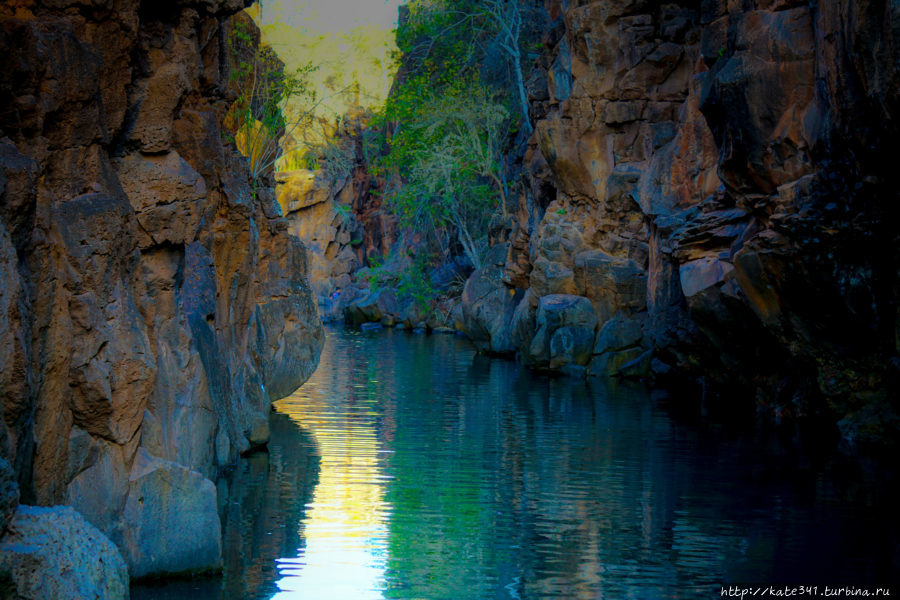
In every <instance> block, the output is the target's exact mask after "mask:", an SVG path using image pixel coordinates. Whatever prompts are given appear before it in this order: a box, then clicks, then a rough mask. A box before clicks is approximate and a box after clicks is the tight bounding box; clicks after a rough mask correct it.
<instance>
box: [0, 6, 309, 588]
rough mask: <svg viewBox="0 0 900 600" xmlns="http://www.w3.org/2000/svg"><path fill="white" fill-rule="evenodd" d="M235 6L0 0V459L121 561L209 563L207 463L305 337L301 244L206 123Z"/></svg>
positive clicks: (211, 531)
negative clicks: (175, 555) (170, 556)
mask: <svg viewBox="0 0 900 600" xmlns="http://www.w3.org/2000/svg"><path fill="white" fill-rule="evenodd" d="M243 5H244V2H243V1H242V0H222V1H219V0H209V1H205V2H173V3H154V2H138V1H136V0H134V1H129V0H124V1H121V2H67V1H62V2H60V1H53V2H51V1H49V0H48V1H46V2H36V1H30V0H25V1H23V2H14V3H11V4H10V3H5V4H4V5H3V7H0V48H2V52H0V73H2V76H0V345H2V347H3V349H4V350H3V352H2V354H0V404H2V409H3V422H4V423H3V429H4V430H8V436H4V439H3V444H2V445H3V446H4V447H3V455H4V457H6V458H7V459H8V460H9V463H10V464H11V466H12V469H13V471H14V472H15V475H16V478H17V480H18V483H19V485H20V488H21V494H22V500H23V502H26V503H38V504H43V505H48V504H56V503H66V504H70V505H72V506H74V507H75V508H77V509H78V511H79V512H81V513H82V514H83V515H84V516H85V518H87V520H88V521H90V522H91V523H92V524H94V525H95V526H97V527H98V528H99V529H100V530H101V531H103V532H104V533H105V534H106V535H107V536H108V537H109V538H110V539H112V540H113V541H114V542H116V543H117V545H119V547H120V549H121V551H122V555H123V557H124V558H125V561H126V563H128V565H129V569H130V570H131V572H132V573H133V574H137V575H153V574H157V573H164V572H170V571H173V570H179V571H193V570H203V569H210V568H213V569H214V568H216V567H217V566H218V565H220V564H221V543H220V540H219V539H218V536H219V528H218V522H217V521H216V519H215V515H216V511H215V488H214V486H213V484H212V483H211V481H209V480H210V479H213V478H215V476H216V475H217V473H218V472H219V471H220V469H221V468H222V467H224V466H225V465H228V464H230V463H232V462H234V461H235V460H236V459H237V457H238V456H239V455H240V453H242V452H244V451H246V450H248V449H250V448H251V447H253V446H256V445H259V444H262V443H265V441H266V439H267V437H268V426H267V417H268V414H269V406H270V402H271V401H272V400H273V399H277V398H279V397H282V396H284V395H287V394H289V393H290V392H291V391H293V390H294V389H295V388H296V387H298V386H299V385H300V384H301V383H303V382H304V381H305V380H306V379H307V377H308V376H309V375H310V374H311V373H312V371H313V370H314V368H315V366H316V364H317V361H318V355H319V351H320V349H321V345H322V340H323V334H322V330H321V325H320V323H319V319H318V317H317V314H316V308H315V305H314V303H313V301H312V299H311V296H310V293H309V288H308V284H307V280H306V254H305V249H304V247H303V246H302V244H301V243H300V242H299V241H298V240H297V239H296V238H294V237H293V236H291V235H289V233H288V231H287V223H286V222H285V221H284V220H283V219H282V218H281V217H280V216H279V214H280V211H279V210H278V207H277V204H276V203H275V200H274V194H273V193H272V192H271V191H270V190H265V189H263V190H262V191H260V193H259V194H258V195H254V194H252V193H251V182H250V181H249V179H248V171H247V168H246V166H245V161H244V159H243V158H241V157H240V156H238V155H237V154H236V153H235V151H234V148H233V147H232V146H230V145H228V144H226V143H225V142H224V141H223V140H225V139H227V137H228V136H227V135H226V134H224V133H223V131H222V129H221V122H222V119H223V115H224V113H225V111H226V110H227V109H228V107H229V105H230V103H231V101H232V100H233V98H234V97H235V91H234V90H233V89H230V88H229V85H230V84H229V64H228V62H229V61H228V55H227V52H228V31H229V28H230V26H231V25H230V22H231V21H230V16H231V15H232V14H233V13H235V11H238V10H240V9H241V8H243ZM6 437H8V440H7V439H6ZM7 441H8V443H7ZM176 513H181V514H176ZM197 523H201V524H202V525H203V526H202V527H199V526H198V528H195V529H191V528H190V527H187V526H185V527H182V525H185V524H187V525H190V524H197ZM163 528H167V530H166V531H163ZM197 531H203V532H205V533H204V534H202V535H200V536H199V537H200V538H202V539H200V540H199V541H198V542H197V543H198V544H199V545H200V547H196V548H194V547H193V546H186V548H187V547H191V548H193V551H191V552H189V553H187V554H186V555H185V557H183V560H179V561H177V562H178V564H175V563H173V561H171V560H166V559H165V557H163V556H161V554H160V550H159V549H160V548H161V547H163V546H166V545H168V546H171V545H172V544H175V543H176V542H177V538H178V536H180V535H183V536H188V537H191V538H194V537H195V536H197ZM173 535H174V536H175V537H174V538H173V537H172V536H173Z"/></svg>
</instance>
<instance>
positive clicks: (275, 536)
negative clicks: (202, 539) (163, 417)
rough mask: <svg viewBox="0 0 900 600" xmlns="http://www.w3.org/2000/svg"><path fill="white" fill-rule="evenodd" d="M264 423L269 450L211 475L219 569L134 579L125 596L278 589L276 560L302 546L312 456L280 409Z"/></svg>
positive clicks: (214, 596) (243, 598)
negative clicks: (218, 522)
mask: <svg viewBox="0 0 900 600" xmlns="http://www.w3.org/2000/svg"><path fill="white" fill-rule="evenodd" d="M269 425H270V428H271V441H270V443H269V447H268V450H265V451H261V452H255V453H253V454H250V455H249V456H246V457H244V458H243V459H242V460H241V461H240V462H239V463H238V464H237V466H236V468H235V470H234V471H233V472H231V473H229V474H228V476H227V477H224V478H222V479H220V480H219V482H218V492H219V494H218V496H219V514H220V516H221V517H222V527H223V545H222V547H223V550H224V552H223V554H224V570H223V574H222V576H215V577H194V578H186V579H181V580H172V581H166V582H155V583H154V582H147V583H144V584H140V585H134V586H132V588H131V599H132V600H238V599H240V600H262V599H268V598H271V597H272V596H273V595H274V594H275V593H277V591H278V587H277V586H276V580H277V578H278V573H277V570H276V565H275V559H277V558H278V557H282V556H295V555H296V554H297V552H298V551H299V550H300V549H301V548H302V545H303V537H302V536H301V534H300V531H299V529H298V523H299V522H300V521H301V519H302V517H303V511H304V510H305V507H306V505H307V503H309V500H310V498H311V497H312V491H313V489H314V488H315V485H316V481H317V476H318V475H317V474H318V462H319V458H318V456H317V455H316V454H315V443H314V442H313V440H312V439H311V438H310V436H309V435H308V434H307V433H306V432H305V431H303V430H302V429H300V428H299V427H297V425H296V424H295V423H293V422H292V421H291V420H290V419H288V418H287V417H286V416H284V415H279V414H273V415H272V417H271V419H270V421H269Z"/></svg>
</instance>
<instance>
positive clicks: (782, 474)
mask: <svg viewBox="0 0 900 600" xmlns="http://www.w3.org/2000/svg"><path fill="white" fill-rule="evenodd" d="M677 400H679V399H673V400H670V401H669V402H668V404H670V405H671V404H679V403H680V404H684V402H676V401H677ZM680 400H684V399H680ZM688 403H689V402H688ZM271 423H272V439H271V442H270V445H269V449H268V451H267V452H261V453H257V454H254V455H252V456H250V457H248V458H247V459H245V460H244V461H242V462H241V463H240V465H239V466H238V468H237V469H236V471H235V472H234V473H233V474H232V476H231V477H230V478H229V479H227V480H223V481H222V482H220V490H219V491H220V494H219V495H220V504H221V513H222V516H223V522H224V535H225V545H224V548H225V572H224V574H223V576H222V577H216V578H199V579H189V580H182V581H175V582H170V583H167V584H165V585H145V586H134V587H133V589H132V598H133V599H135V600H145V599H149V598H156V599H160V600H169V599H172V600H175V599H190V600H207V599H208V600H213V599H216V600H219V599H229V600H230V599H260V600H301V599H303V600H320V599H321V600H340V599H352V600H356V599H361V600H363V599H369V598H371V599H392V598H404V599H410V600H412V599H428V600H443V599H446V600H486V599H500V598H504V599H521V600H524V599H539V598H565V599H582V598H584V599H591V600H594V599H601V598H603V599H606V598H610V599H631V598H635V599H655V598H719V597H721V589H722V586H726V587H727V586H730V585H744V584H752V585H754V586H762V585H779V584H780V585H784V584H790V585H806V586H814V585H818V586H820V590H822V589H824V586H825V585H829V586H838V585H851V586H856V587H857V588H861V587H866V586H869V587H872V588H874V587H875V586H876V585H889V584H890V583H891V579H892V578H894V577H896V576H897V575H896V574H897V573H900V546H898V537H900V536H898V526H897V525H898V519H897V517H896V513H897V506H896V493H895V491H894V487H893V486H892V485H890V484H888V483H886V482H885V481H884V479H883V478H875V477H867V476H866V475H865V474H864V473H863V472H862V471H861V468H860V466H859V462H858V461H856V460H849V459H844V458H841V457H840V455H838V454H836V453H831V454H827V455H825V456H819V457H816V458H810V457H809V456H807V455H805V454H803V453H802V452H799V451H798V450H797V449H796V447H795V446H792V445H790V444H784V443H781V442H779V441H778V438H777V436H773V435H768V434H766V433H764V432H760V431H759V430H758V428H752V427H748V428H734V427H723V426H721V425H717V424H716V423H715V422H710V421H709V420H702V419H689V418H683V417H679V416H677V413H675V412H673V411H672V410H671V409H670V407H668V406H666V402H664V401H662V400H660V399H659V397H658V395H657V394H651V393H650V392H649V391H648V390H646V389H644V388H641V387H628V386H624V385H621V386H615V385H613V384H610V383H606V382H600V381H589V382H588V383H587V384H586V383H585V382H584V381H580V380H574V379H569V378H548V377H545V376H540V375H535V374H532V373H530V372H528V371H526V370H523V369H521V368H520V367H519V366H517V365H516V364H515V363H513V362H510V361H504V360H498V359H490V358H486V357H482V356H478V355H476V354H475V353H474V351H473V350H472V349H471V347H470V346H469V345H468V344H467V343H466V342H465V341H464V340H461V339H459V338H457V337H455V336H450V335H431V336H425V335H415V334H411V333H407V332H402V331H393V330H384V331H377V332H353V331H347V330H343V329H330V330H328V339H327V342H326V346H325V349H324V351H323V354H322V359H321V363H320V366H319V368H318V370H317V371H316V373H315V374H314V376H313V377H312V378H311V379H310V380H309V381H308V382H307V383H306V384H305V385H304V386H303V387H302V388H300V389H299V390H298V391H297V392H295V393H294V394H293V395H292V396H290V397H288V398H285V399H283V400H281V401H279V402H277V403H276V405H275V411H274V414H273V416H272V421H271ZM892 591H893V590H892ZM897 591H898V592H900V590H897Z"/></svg>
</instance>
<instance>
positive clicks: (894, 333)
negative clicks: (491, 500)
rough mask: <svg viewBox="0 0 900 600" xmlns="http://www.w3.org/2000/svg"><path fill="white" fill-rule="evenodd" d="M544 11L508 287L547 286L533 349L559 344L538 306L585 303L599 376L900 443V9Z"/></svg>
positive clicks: (775, 6) (740, 6)
mask: <svg viewBox="0 0 900 600" xmlns="http://www.w3.org/2000/svg"><path fill="white" fill-rule="evenodd" d="M547 4H548V6H547V8H548V12H549V14H550V15H551V17H553V18H555V19H556V21H555V22H554V23H552V24H551V28H550V31H549V32H548V34H547V36H546V38H545V48H546V49H547V51H546V52H545V54H544V56H542V57H541V58H540V59H539V61H538V74H537V75H536V76H534V77H533V78H532V79H533V81H534V82H537V83H540V82H546V85H544V86H543V87H541V86H537V87H534V86H532V87H534V89H533V90H532V104H531V109H532V118H533V120H534V122H535V133H534V135H533V136H532V138H531V140H530V144H529V147H528V151H527V153H526V155H525V160H524V165H523V172H524V176H523V183H522V189H521V192H520V196H519V203H518V211H517V213H516V216H515V218H514V219H513V220H512V223H511V224H510V228H509V231H508V240H509V252H508V256H507V260H506V265H505V272H504V274H503V276H502V278H500V277H494V278H493V281H494V285H495V287H498V288H502V287H504V286H505V287H508V288H518V289H528V293H526V294H525V295H524V297H523V298H522V301H521V304H520V305H519V306H518V307H516V309H515V311H514V314H513V317H512V327H513V330H514V331H515V332H516V333H515V336H517V337H518V346H519V347H520V348H530V347H531V342H530V341H529V340H534V339H536V338H535V336H536V335H538V332H539V331H540V330H541V328H540V326H539V325H538V323H537V322H536V319H537V316H538V307H539V305H540V301H541V298H543V297H545V296H547V295H551V294H567V295H574V296H582V297H584V298H587V299H588V300H589V301H590V302H591V304H592V305H593V307H594V310H595V312H596V314H597V317H598V322H597V325H596V331H595V333H596V334H597V335H601V337H603V338H604V339H603V343H599V342H600V340H598V343H596V344H595V346H594V351H593V352H594V355H593V358H592V359H591V361H590V365H591V366H589V367H588V373H592V372H593V373H594V374H598V375H631V376H639V377H660V376H663V375H669V374H672V373H680V374H681V375H685V376H687V377H689V378H698V377H702V378H704V379H705V380H706V381H707V382H709V383H715V382H717V381H720V382H730V385H732V386H734V385H735V384H739V385H740V386H741V387H743V388H745V389H747V390H748V391H750V393H751V395H755V398H756V402H757V405H758V407H759V408H760V409H761V410H762V412H764V413H766V414H769V415H772V416H774V417H775V418H781V417H782V416H798V417H800V416H813V415H818V416H824V417H825V418H827V419H829V420H831V421H832V422H839V424H840V427H841V430H842V433H843V435H844V437H845V438H846V439H848V440H855V441H859V442H863V441H876V442H877V441H885V440H886V439H887V438H889V436H890V432H891V431H895V430H896V426H897V424H898V422H900V419H898V418H897V416H896V415H897V414H898V412H900V411H898V410H897V408H898V407H897V406H896V398H897V397H898V396H900V394H898V390H897V379H898V370H897V366H896V365H898V364H900V360H898V339H900V337H898V325H897V323H898V322H900V320H898V289H900V284H898V280H900V278H898V272H900V269H898V266H900V257H898V248H900V245H898V239H897V237H898V235H897V228H896V227H895V226H894V225H895V222H896V216H897V211H898V208H897V206H898V203H897V199H898V198H897V191H896V190H897V186H896V183H895V181H896V176H895V175H892V171H893V170H895V168H896V167H895V166H893V165H892V164H891V161H890V159H889V158H888V157H890V156H893V155H895V154H896V152H894V149H893V148H892V145H891V144H892V141H891V140H892V139H893V138H896V136H897V133H898V126H897V115H898V99H900V95H898V85H897V83H898V82H897V77H898V75H897V73H898V71H897V69H896V66H897V61H898V56H897V55H896V53H895V50H894V49H895V48H896V47H897V44H896V39H895V38H896V28H897V24H898V23H900V14H898V13H897V7H896V6H895V5H894V4H891V3H890V2H887V1H885V0H853V1H851V2H837V1H836V0H834V1H833V0H824V1H821V2H817V3H815V5H814V6H813V5H810V4H809V3H806V2H796V1H793V0H785V1H780V0H776V1H774V2H773V1H770V0H751V1H750V2H724V1H722V2H717V1H708V2H707V1H705V0H704V1H703V2H699V1H698V2H694V1H689V0H687V1H686V0H680V1H676V2H666V3H662V2H656V1H652V0H635V1H629V2H622V1H619V0H592V1H581V2H567V3H566V2H558V1H557V0H549V1H548V3H547ZM535 85H537V84H535ZM538 88H540V89H538ZM474 277H475V278H476V279H479V278H480V279H479V281H480V280H483V279H484V277H483V276H482V275H481V274H479V273H476V274H475V276H474ZM501 279H502V282H501V281H500V280H501ZM489 293H490V291H489V290H484V291H483V293H482V296H486V295H487V294H489ZM498 295H499V296H504V295H503V294H502V293H500V294H498ZM464 310H471V309H465V308H464ZM610 322H612V323H614V325H610V326H609V327H607V325H606V324H607V323H610ZM469 329H471V330H472V331H471V332H470V333H471V334H472V335H473V337H475V338H477V339H479V340H480V342H479V343H481V344H482V345H485V346H489V345H490V340H487V339H484V338H485V331H487V329H485V328H484V327H481V328H472V327H470V328H469ZM493 330H495V331H497V332H498V335H499V332H502V331H504V328H503V327H501V326H495V327H494V328H493ZM622 332H626V333H628V335H624V334H623V333H622ZM570 333H571V332H570ZM582 333H583V332H582ZM614 333H615V335H613V334H614ZM542 335H543V334H542ZM610 336H612V338H615V343H610V340H609V339H607V338H610ZM612 338H610V339H612ZM540 341H541V340H538V342H540ZM574 341H575V338H573V339H572V340H568V341H567V343H566V344H562V342H560V344H558V345H559V346H560V348H563V347H565V348H567V349H568V348H570V347H575V346H573V345H572V344H573V343H574ZM536 345H537V346H540V347H541V348H543V346H542V344H541V343H537V344H536ZM576 346H577V344H576ZM567 352H568V354H567ZM567 352H563V353H561V354H560V356H562V357H563V359H562V362H563V363H565V362H566V360H567V359H566V357H567V356H569V354H571V355H572V356H577V357H578V362H581V361H583V360H584V357H583V356H582V355H581V354H579V353H578V352H575V353H574V354H572V353H571V352H569V351H568V350H567ZM522 355H523V353H522V352H520V356H522ZM532 360H533V358H532ZM551 364H555V366H557V367H559V366H560V360H556V361H554V360H551ZM562 366H564V365H562ZM710 389H714V386H710Z"/></svg>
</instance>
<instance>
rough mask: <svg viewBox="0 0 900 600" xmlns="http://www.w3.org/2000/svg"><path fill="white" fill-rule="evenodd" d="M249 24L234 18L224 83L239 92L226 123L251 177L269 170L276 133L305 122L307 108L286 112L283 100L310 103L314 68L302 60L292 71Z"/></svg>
mask: <svg viewBox="0 0 900 600" xmlns="http://www.w3.org/2000/svg"><path fill="white" fill-rule="evenodd" d="M252 27H253V25H252V24H251V23H250V22H248V21H244V20H240V19H236V20H235V21H234V25H233V28H232V31H231V35H230V36H229V40H228V41H229V57H230V63H231V64H230V68H231V71H230V75H229V84H230V85H231V86H232V88H234V89H235V90H236V91H237V93H238V97H237V99H236V100H235V102H234V104H233V105H232V106H231V108H230V110H229V113H228V116H227V119H226V122H227V124H228V127H229V129H230V130H231V131H232V132H233V134H234V141H235V143H236V144H237V147H238V149H239V150H240V151H241V153H242V154H243V155H244V156H246V157H247V159H248V162H249V164H250V172H251V176H252V177H253V180H254V182H256V181H258V180H259V179H260V178H261V177H262V176H264V175H265V174H266V173H268V172H269V171H270V170H271V169H272V168H273V165H274V163H275V161H276V160H278V158H279V157H280V156H281V154H282V148H281V144H280V138H281V137H282V136H283V135H287V134H289V133H290V132H291V131H292V130H293V129H295V128H296V127H298V126H301V125H302V126H305V125H308V124H309V122H310V119H311V115H312V109H311V108H310V109H309V110H307V111H305V112H303V111H301V113H300V114H295V115H292V116H291V117H290V118H289V117H287V116H286V115H285V112H284V107H285V105H286V103H287V102H289V101H290V102H293V103H294V104H295V105H299V106H310V107H312V106H314V105H315V103H316V93H315V91H314V90H313V88H312V86H311V85H310V76H311V74H312V73H314V72H315V71H316V69H317V67H315V66H313V65H312V63H306V64H305V65H302V66H301V67H299V68H297V69H296V70H294V71H292V72H287V73H286V72H285V71H284V64H283V63H282V62H281V61H280V60H279V58H278V56H277V55H276V54H275V52H274V51H273V50H272V49H271V48H269V47H268V46H265V45H260V46H257V40H256V38H255V37H254V35H253V31H252V29H251V28H252Z"/></svg>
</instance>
